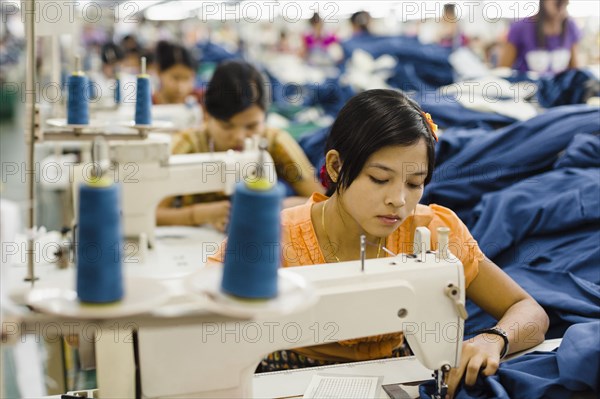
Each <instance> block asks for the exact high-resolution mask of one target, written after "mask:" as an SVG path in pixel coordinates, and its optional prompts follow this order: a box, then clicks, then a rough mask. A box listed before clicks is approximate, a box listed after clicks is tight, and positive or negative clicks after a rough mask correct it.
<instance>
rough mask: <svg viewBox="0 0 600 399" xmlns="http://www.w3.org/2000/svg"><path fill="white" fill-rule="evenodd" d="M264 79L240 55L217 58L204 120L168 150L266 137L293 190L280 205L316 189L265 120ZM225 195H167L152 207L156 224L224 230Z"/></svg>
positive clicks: (295, 150)
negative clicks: (221, 60) (237, 58)
mask: <svg viewBox="0 0 600 399" xmlns="http://www.w3.org/2000/svg"><path fill="white" fill-rule="evenodd" d="M267 97H268V94H267V93H266V92H265V83H264V81H263V79H262V76H261V75H260V73H259V72H258V71H257V70H256V69H255V68H254V67H253V66H252V65H250V64H248V63H246V62H242V61H228V62H225V63H223V64H220V65H219V66H218V67H217V69H216V70H215V72H214V75H213V77H212V79H211V81H210V82H209V84H208V89H207V91H206V95H205V99H204V108H205V109H204V115H205V124H204V125H203V126H202V127H201V128H200V129H199V130H189V131H185V132H182V133H180V134H179V135H178V136H176V137H175V138H174V141H173V145H172V152H173V153H174V154H189V153H198V152H213V151H215V152H221V151H227V150H235V151H241V150H242V149H243V147H244V141H245V139H246V138H249V137H252V136H254V135H259V136H262V137H265V138H266V139H267V141H268V147H267V150H268V151H269V153H270V155H271V157H272V158H273V161H274V162H275V168H276V171H277V176H278V178H279V179H280V180H283V181H284V183H287V185H288V187H289V188H291V189H293V191H294V192H295V194H296V195H297V196H293V197H288V198H287V199H286V200H285V202H284V206H294V205H298V204H299V203H304V202H306V200H307V197H309V196H310V195H311V194H312V193H313V192H315V191H318V192H321V191H323V190H322V187H321V185H320V184H319V183H318V182H317V180H316V178H315V174H314V170H313V167H312V166H311V164H310V161H309V160H308V158H307V157H306V155H305V154H304V152H303V151H302V149H301V148H300V146H299V145H298V143H296V141H295V140H294V139H293V138H292V136H290V135H289V134H288V133H287V132H285V131H282V130H278V129H272V128H268V127H266V126H265V112H266V109H267ZM229 209H230V203H229V199H228V198H227V197H226V196H225V195H224V194H223V193H213V194H204V195H195V196H184V197H183V198H176V199H173V198H167V199H165V200H163V201H162V202H161V204H160V205H159V208H158V210H157V224H158V225H201V224H205V223H209V224H211V225H213V226H214V227H215V228H216V229H217V230H219V231H222V232H223V231H225V228H226V226H227V223H228V221H229Z"/></svg>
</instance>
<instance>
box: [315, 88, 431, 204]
mask: <svg viewBox="0 0 600 399" xmlns="http://www.w3.org/2000/svg"><path fill="white" fill-rule="evenodd" d="M420 140H425V144H426V145H427V166H428V169H427V177H426V178H425V184H427V183H429V181H430V180H431V175H432V173H433V168H434V166H435V139H434V137H433V132H432V131H431V128H430V127H429V125H428V124H427V122H426V120H425V116H424V114H423V110H422V109H421V107H419V105H418V104H417V103H416V102H415V101H414V100H411V99H410V98H408V97H407V96H406V95H405V94H404V93H402V92H401V91H396V90H384V89H375V90H368V91H365V92H362V93H360V94H358V95H356V96H354V97H352V98H351V99H350V101H348V103H347V104H346V105H344V107H343V108H342V110H341V111H340V113H339V114H338V116H337V118H336V120H335V122H334V123H333V126H332V127H331V131H330V133H329V137H328V138H327V144H326V145H325V154H327V152H328V151H329V150H337V151H338V152H339V154H340V160H341V161H342V168H341V170H340V172H339V176H338V181H337V183H333V182H331V181H330V182H329V183H330V184H329V187H330V189H329V192H328V194H329V195H331V194H332V193H333V192H339V190H341V189H343V188H348V187H349V186H350V185H351V184H352V182H353V181H354V180H355V179H356V178H357V177H358V175H359V174H360V172H361V171H362V169H363V167H364V165H365V162H367V159H368V158H369V157H370V156H371V155H372V154H373V153H375V152H377V151H379V150H380V149H382V148H384V147H388V146H394V145H397V146H411V145H414V144H416V143H418V142H419V141H420ZM346 160H348V162H346Z"/></svg>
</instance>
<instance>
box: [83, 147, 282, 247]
mask: <svg viewBox="0 0 600 399" xmlns="http://www.w3.org/2000/svg"><path fill="white" fill-rule="evenodd" d="M258 147H259V139H258V138H252V139H247V140H246V143H245V148H244V151H241V152H238V151H233V150H230V151H227V152H214V153H199V154H181V155H170V143H169V140H165V139H162V138H160V137H159V138H154V137H151V138H149V139H146V140H131V141H125V140H123V141H110V143H109V149H108V152H109V153H108V155H107V157H108V159H110V163H111V170H109V171H108V172H105V173H107V174H108V176H110V177H112V178H113V179H114V180H115V181H117V182H120V183H121V187H122V203H121V204H122V213H123V229H124V235H125V237H127V238H133V239H136V240H139V242H140V245H145V242H146V240H147V244H148V246H149V247H151V248H152V247H154V242H155V232H154V231H155V228H156V208H157V206H158V204H159V203H160V201H161V200H163V199H164V198H166V197H169V196H175V195H186V194H201V193H212V192H222V193H224V194H225V195H231V194H233V191H234V189H235V185H236V183H237V182H239V181H241V180H242V179H244V180H252V179H255V178H256V176H257V173H258V168H259V160H260V159H261V156H262V157H263V158H262V159H263V162H264V167H263V174H264V176H265V177H266V178H267V179H269V181H270V182H273V183H274V182H275V181H276V180H277V173H276V171H275V164H274V162H273V160H272V158H271V156H270V154H269V153H268V152H267V151H259V148H258ZM91 166H93V165H92V164H88V165H80V166H78V167H77V168H76V172H75V174H74V176H75V179H74V187H77V185H78V184H80V183H81V181H82V180H83V179H89V178H91V176H90V172H91V171H93V167H91ZM73 194H74V196H75V198H74V201H73V202H74V205H75V209H77V198H76V196H77V190H73Z"/></svg>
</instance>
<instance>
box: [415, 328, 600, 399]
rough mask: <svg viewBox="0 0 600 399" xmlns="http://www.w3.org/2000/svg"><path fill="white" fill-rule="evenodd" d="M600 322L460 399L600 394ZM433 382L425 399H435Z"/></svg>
mask: <svg viewBox="0 0 600 399" xmlns="http://www.w3.org/2000/svg"><path fill="white" fill-rule="evenodd" d="M599 339H600V322H598V321H596V322H591V323H582V324H577V325H574V326H572V327H571V328H569V329H568V330H567V331H566V333H565V335H564V337H563V339H562V342H561V344H560V347H559V348H558V349H557V350H556V351H553V352H533V353H529V354H526V355H523V356H521V357H518V358H516V359H513V360H510V361H507V362H504V363H502V364H501V365H500V368H499V369H498V372H497V373H496V375H493V376H490V377H485V376H481V375H480V376H479V378H478V379H477V382H476V383H475V385H473V386H472V387H468V386H465V385H464V384H463V385H461V386H460V387H459V389H458V390H457V392H456V395H455V398H456V399H484V398H497V399H567V398H570V397H571V396H572V394H573V393H577V392H593V393H596V394H598V393H600V345H598V341H599ZM434 387H435V386H434V383H433V381H431V382H428V383H426V384H423V385H421V387H420V388H419V391H420V394H421V398H424V399H425V398H431V394H432V393H433V389H434Z"/></svg>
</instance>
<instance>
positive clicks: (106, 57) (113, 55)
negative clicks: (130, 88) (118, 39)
mask: <svg viewBox="0 0 600 399" xmlns="http://www.w3.org/2000/svg"><path fill="white" fill-rule="evenodd" d="M123 58H125V56H124V54H123V50H121V48H120V47H119V46H117V45H116V44H115V43H113V42H108V43H104V45H102V48H101V50H100V59H101V60H102V74H103V75H104V77H105V78H107V79H116V78H117V75H118V73H119V71H120V69H121V62H122V61H123Z"/></svg>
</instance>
